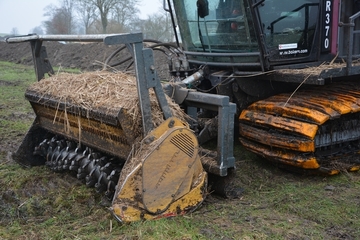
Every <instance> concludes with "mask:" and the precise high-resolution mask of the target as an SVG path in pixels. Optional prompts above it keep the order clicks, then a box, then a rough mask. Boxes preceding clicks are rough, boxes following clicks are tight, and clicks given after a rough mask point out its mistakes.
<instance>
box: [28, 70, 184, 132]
mask: <svg viewBox="0 0 360 240" xmlns="http://www.w3.org/2000/svg"><path fill="white" fill-rule="evenodd" d="M28 91H32V92H36V93H37V95H38V96H42V98H43V97H50V98H51V99H53V100H55V101H59V102H63V103H65V104H67V105H75V106H78V107H81V108H83V109H86V110H93V111H96V110H99V111H101V112H104V109H105V112H106V113H108V114H117V113H119V111H120V110H121V109H123V110H126V113H127V114H128V115H129V116H131V117H130V119H132V123H131V124H132V125H133V126H134V132H139V131H140V132H141V129H140V128H141V125H142V123H141V111H140V105H139V97H138V93H137V87H136V78H135V76H133V75H130V74H127V73H123V72H116V73H112V72H107V71H98V72H86V73H82V74H70V73H59V74H57V75H54V76H52V77H49V78H47V79H43V80H41V81H39V82H36V83H34V84H32V85H31V86H30V87H29V88H28ZM149 94H150V101H151V108H152V120H153V124H154V126H155V127H157V126H158V125H160V124H161V123H162V122H163V121H164V120H163V114H162V111H161V109H160V107H159V106H158V103H157V98H156V95H155V93H154V91H153V90H152V89H150V91H149ZM167 100H168V104H169V106H170V109H171V111H172V114H173V116H175V117H177V118H179V119H181V120H183V121H186V116H187V115H186V114H185V113H184V112H183V111H182V109H181V108H180V107H179V105H177V104H176V103H174V102H173V101H172V100H171V98H169V97H167Z"/></svg>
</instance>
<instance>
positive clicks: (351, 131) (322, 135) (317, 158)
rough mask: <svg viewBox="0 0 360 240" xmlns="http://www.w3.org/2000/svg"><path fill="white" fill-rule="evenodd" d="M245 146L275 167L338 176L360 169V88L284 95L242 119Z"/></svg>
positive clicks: (342, 85)
mask: <svg viewBox="0 0 360 240" xmlns="http://www.w3.org/2000/svg"><path fill="white" fill-rule="evenodd" d="M239 120H240V141H241V142H242V144H243V145H244V146H245V147H246V148H247V149H249V150H250V151H252V152H255V153H257V154H259V155H261V156H263V157H265V158H267V159H269V160H271V161H273V162H275V163H279V164H281V165H286V166H290V167H295V168H300V169H307V170H311V171H314V172H321V173H327V174H336V173H338V172H339V171H341V170H344V169H346V170H350V171H357V170H359V169H360V156H359V154H358V152H359V150H360V149H359V148H360V83H359V82H339V83H332V84H329V85H326V86H312V87H307V88H304V89H302V90H300V91H298V92H296V93H295V94H294V95H292V96H291V94H290V93H286V94H279V95H275V96H272V97H270V98H268V99H265V100H261V101H258V102H255V103H253V104H252V105H250V106H249V107H248V108H247V109H245V110H244V111H243V112H242V113H241V115H240V119H239Z"/></svg>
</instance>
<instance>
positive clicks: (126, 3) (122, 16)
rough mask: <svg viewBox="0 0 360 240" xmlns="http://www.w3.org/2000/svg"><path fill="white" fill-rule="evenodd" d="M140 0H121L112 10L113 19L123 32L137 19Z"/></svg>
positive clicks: (129, 28)
mask: <svg viewBox="0 0 360 240" xmlns="http://www.w3.org/2000/svg"><path fill="white" fill-rule="evenodd" d="M139 3H140V0H122V1H120V2H119V3H118V4H116V6H115V9H114V11H113V19H114V20H115V21H116V22H117V24H119V25H120V26H119V28H120V29H122V30H123V32H128V31H130V30H131V28H132V26H131V25H132V24H133V23H134V22H137V21H138V14H139V12H140V11H139V9H138V8H137V6H138V5H139Z"/></svg>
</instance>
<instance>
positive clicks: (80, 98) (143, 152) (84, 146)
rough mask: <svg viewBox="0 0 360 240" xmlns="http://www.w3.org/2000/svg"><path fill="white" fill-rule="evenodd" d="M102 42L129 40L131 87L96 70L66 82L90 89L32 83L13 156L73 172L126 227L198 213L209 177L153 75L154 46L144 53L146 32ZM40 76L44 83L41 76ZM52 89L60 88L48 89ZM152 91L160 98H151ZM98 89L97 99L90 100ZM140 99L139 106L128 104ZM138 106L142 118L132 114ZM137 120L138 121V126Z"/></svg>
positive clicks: (35, 40) (36, 42)
mask: <svg viewBox="0 0 360 240" xmlns="http://www.w3.org/2000/svg"><path fill="white" fill-rule="evenodd" d="M53 37H54V36H52V37H47V38H48V39H53ZM102 38H104V39H103V40H104V42H105V43H106V44H119V43H125V44H126V45H127V47H128V48H129V50H131V52H132V54H133V57H134V60H135V65H136V79H135V78H134V79H135V80H136V82H135V81H134V83H131V82H130V83H129V81H131V79H130V78H127V76H126V74H122V75H121V74H120V73H116V74H111V76H108V75H109V73H106V74H105V75H106V76H108V77H106V76H105V75H104V73H101V74H100V73H98V74H95V75H97V78H95V79H94V78H91V79H90V78H89V75H93V74H91V73H88V74H83V75H82V77H83V78H81V76H80V75H77V76H76V75H74V76H72V77H71V78H70V79H67V80H70V81H68V82H67V83H78V82H79V81H80V83H81V84H80V85H79V86H80V87H83V86H85V87H87V88H85V89H84V88H80V87H79V86H77V87H69V86H68V85H66V84H64V81H65V79H61V76H55V77H54V78H52V79H45V80H41V81H40V82H39V84H36V85H35V84H34V85H33V88H31V87H30V88H29V89H28V90H27V91H26V94H25V96H26V98H27V99H28V100H29V102H30V104H31V105H32V107H33V109H34V112H35V114H36V119H35V121H34V123H33V125H32V127H31V128H30V130H29V131H28V133H27V135H26V136H25V138H24V140H23V142H22V144H21V145H20V148H19V150H18V151H17V152H16V153H15V154H14V159H15V160H16V161H17V162H19V163H21V164H23V165H27V166H29V165H30V166H33V165H40V164H44V163H45V164H46V165H47V166H48V167H49V168H50V169H52V170H53V171H55V172H61V171H72V172H75V173H76V175H77V178H79V179H82V180H84V182H85V183H86V185H87V186H89V187H95V188H96V190H97V191H98V192H105V194H106V196H107V197H108V198H110V199H112V198H113V207H112V212H113V214H114V216H116V218H117V219H118V220H119V221H121V222H131V221H136V220H141V219H156V218H161V217H169V216H175V215H180V214H184V213H186V212H189V211H192V210H194V209H196V208H197V207H198V206H199V205H200V204H201V203H202V201H203V200H204V198H205V196H206V190H207V173H206V172H205V171H204V170H203V167H202V164H201V162H200V157H199V147H198V142H197V138H196V136H195V134H194V133H193V132H192V131H191V130H190V128H189V126H188V125H187V124H185V123H184V122H183V121H181V120H180V119H179V118H177V117H173V116H174V115H176V112H177V111H176V110H175V109H170V107H169V103H168V101H167V99H166V96H165V94H164V92H163V89H162V85H161V83H160V80H159V79H158V77H157V75H156V72H155V71H154V70H153V59H152V51H151V49H143V43H142V35H141V34H128V35H126V34H124V35H106V36H105V37H104V36H97V37H95V38H94V39H96V40H100V39H102ZM40 39H46V37H39V36H30V37H26V38H25V40H24V41H27V40H30V41H32V46H33V45H34V46H37V48H40V47H41V43H42V41H41V40H40ZM56 39H57V38H56ZM66 39H79V36H68V37H67V38H66ZM83 39H87V37H84V38H83ZM20 40H21V39H20ZM87 40H88V39H87ZM36 53H37V52H34V56H35V57H37V56H36ZM35 60H36V59H35ZM38 60H39V59H38ZM38 60H36V61H38ZM40 60H41V59H40ZM40 60H39V61H40ZM37 70H39V69H38V68H37ZM37 75H38V79H39V80H40V79H41V78H42V76H43V74H40V75H39V74H37ZM86 76H87V77H86ZM80 78H81V79H80ZM60 83H63V84H62V85H61V86H66V88H65V89H63V90H62V91H59V90H58V89H59V86H60ZM90 85H91V87H90ZM49 86H56V89H55V90H54V89H53V88H51V89H50V90H49ZM124 86H130V87H127V88H126V89H125V88H124ZM79 89H81V90H79ZM70 90H75V92H71V94H68V95H70V96H69V97H68V98H67V97H64V92H65V93H69V92H70ZM130 90H135V91H130ZM150 90H153V92H154V93H155V95H156V96H154V95H150ZM93 92H94V93H96V94H95V95H91V94H90V93H93ZM90 95H91V96H90ZM135 95H136V96H137V98H136V100H137V101H135V102H131V103H129V98H130V99H133V97H134V96H135ZM151 96H152V97H151ZM155 97H156V100H155V101H157V103H155V105H157V106H159V109H161V110H160V114H159V115H160V117H159V119H160V124H159V125H157V124H155V123H154V121H153V116H154V115H155V116H156V113H157V111H155V109H156V107H155V106H154V105H153V104H152V103H153V102H155V101H153V99H155ZM109 99H110V100H113V101H109ZM101 100H102V101H101ZM137 105H139V108H140V110H141V114H136V111H133V112H131V110H134V109H137ZM172 110H173V111H172ZM138 115H141V117H140V118H141V119H140V120H141V121H136V120H135V121H134V119H136V117H138ZM140 122H141V123H142V125H141V124H140ZM139 125H141V126H140V129H141V128H142V131H141V130H140V131H139ZM156 126H157V127H156ZM54 136H55V137H54ZM57 136H61V137H57ZM43 139H45V140H43ZM139 139H143V140H142V141H140V140H139ZM139 142H140V143H141V144H138V143H139ZM92 149H94V150H92ZM119 176H120V178H119ZM114 193H115V195H114Z"/></svg>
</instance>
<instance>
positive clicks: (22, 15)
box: [0, 0, 162, 34]
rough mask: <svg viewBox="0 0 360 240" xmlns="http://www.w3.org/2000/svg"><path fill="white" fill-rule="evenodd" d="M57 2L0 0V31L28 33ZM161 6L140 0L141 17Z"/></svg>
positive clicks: (160, 2) (49, 0)
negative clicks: (15, 29)
mask: <svg viewBox="0 0 360 240" xmlns="http://www.w3.org/2000/svg"><path fill="white" fill-rule="evenodd" d="M58 3H59V1H58V0H0V33H10V32H11V30H12V29H13V28H17V30H18V33H19V34H28V33H30V31H31V30H32V29H33V28H35V27H37V26H41V22H43V21H45V20H47V18H46V17H44V16H43V15H44V8H45V7H46V6H47V5H50V4H54V5H56V6H59V4H58ZM161 7H162V1H159V0H141V3H140V6H139V8H140V11H141V18H143V19H145V18H147V16H148V15H150V14H153V13H156V12H158V11H159V9H160V8H161Z"/></svg>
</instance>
